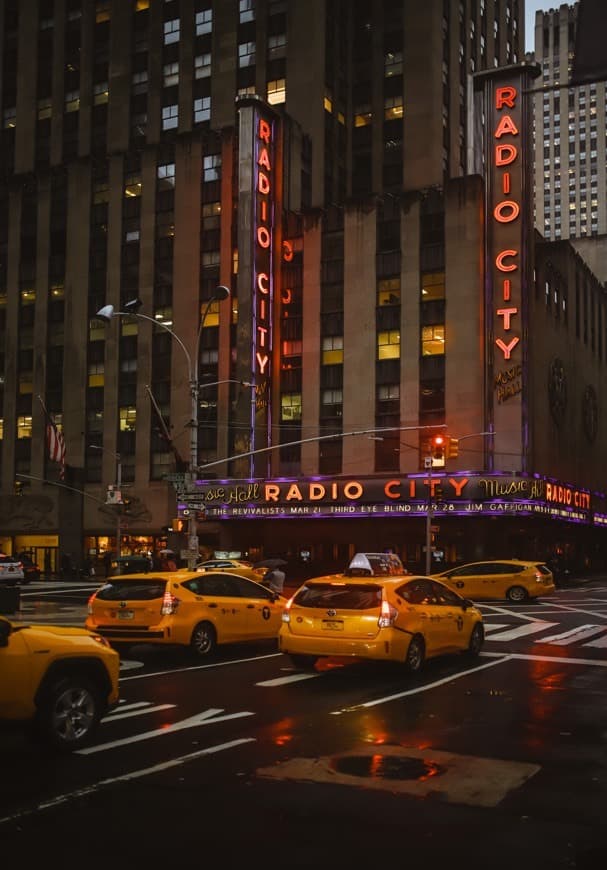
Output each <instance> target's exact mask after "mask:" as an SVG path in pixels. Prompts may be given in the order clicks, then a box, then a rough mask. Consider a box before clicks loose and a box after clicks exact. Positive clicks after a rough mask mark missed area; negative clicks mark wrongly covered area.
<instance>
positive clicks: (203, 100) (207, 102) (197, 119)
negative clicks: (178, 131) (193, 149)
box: [194, 97, 211, 124]
mask: <svg viewBox="0 0 607 870" xmlns="http://www.w3.org/2000/svg"><path fill="white" fill-rule="evenodd" d="M210 120H211V98H210V97H200V99H198V100H194V123H195V124H200V123H202V121H210Z"/></svg>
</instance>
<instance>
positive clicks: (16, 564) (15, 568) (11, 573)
mask: <svg viewBox="0 0 607 870" xmlns="http://www.w3.org/2000/svg"><path fill="white" fill-rule="evenodd" d="M24 579H25V574H24V573H23V564H22V563H21V562H20V561H19V559H17V558H15V556H6V555H5V554H4V553H0V583H2V584H5V585H10V586H14V585H15V584H16V583H23V581H24Z"/></svg>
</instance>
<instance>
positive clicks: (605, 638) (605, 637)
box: [584, 634, 607, 647]
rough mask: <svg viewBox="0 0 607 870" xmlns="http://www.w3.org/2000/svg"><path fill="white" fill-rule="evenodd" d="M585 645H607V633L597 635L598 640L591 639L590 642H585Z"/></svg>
mask: <svg viewBox="0 0 607 870" xmlns="http://www.w3.org/2000/svg"><path fill="white" fill-rule="evenodd" d="M584 646H596V647H605V646H607V634H604V635H603V636H602V637H597V639H596V640H591V641H589V642H588V643H585V644H584Z"/></svg>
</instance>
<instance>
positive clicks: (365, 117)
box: [354, 106, 373, 127]
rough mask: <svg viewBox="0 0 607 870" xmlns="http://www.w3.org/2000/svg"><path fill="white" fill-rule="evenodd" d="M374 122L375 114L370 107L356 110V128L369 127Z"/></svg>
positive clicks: (361, 107)
mask: <svg viewBox="0 0 607 870" xmlns="http://www.w3.org/2000/svg"><path fill="white" fill-rule="evenodd" d="M372 121H373V114H372V112H371V107H370V106H359V107H358V108H356V109H354V126H355V127H368V126H369V125H370V124H371V122H372Z"/></svg>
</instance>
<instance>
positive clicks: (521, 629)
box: [489, 622, 558, 641]
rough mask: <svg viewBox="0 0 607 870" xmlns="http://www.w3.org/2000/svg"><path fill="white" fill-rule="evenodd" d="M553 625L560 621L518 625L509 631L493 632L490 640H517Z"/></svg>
mask: <svg viewBox="0 0 607 870" xmlns="http://www.w3.org/2000/svg"><path fill="white" fill-rule="evenodd" d="M553 625H558V622H533V623H532V624H531V625H518V626H517V627H516V628H511V629H510V630H509V631H502V632H501V633H500V634H492V635H491V637H490V638H489V640H492V641H493V640H499V641H507V640H516V639H517V638H520V637H526V636H527V635H528V634H537V632H538V631H544V630H545V629H547V628H552V626H553Z"/></svg>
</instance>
